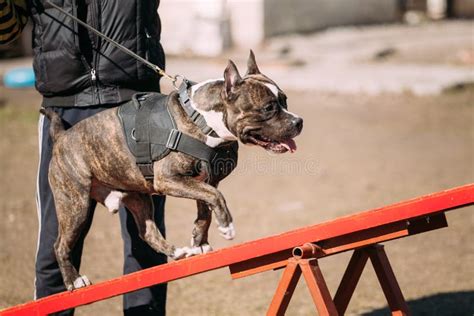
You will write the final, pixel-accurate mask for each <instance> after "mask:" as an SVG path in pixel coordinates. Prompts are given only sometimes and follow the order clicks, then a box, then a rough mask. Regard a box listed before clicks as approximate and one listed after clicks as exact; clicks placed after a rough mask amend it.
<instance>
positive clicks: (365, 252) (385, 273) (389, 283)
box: [267, 243, 409, 316]
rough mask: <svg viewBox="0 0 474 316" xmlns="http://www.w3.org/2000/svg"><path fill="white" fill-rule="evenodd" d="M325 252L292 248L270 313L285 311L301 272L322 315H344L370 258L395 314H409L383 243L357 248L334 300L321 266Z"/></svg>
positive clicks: (306, 245) (316, 248) (305, 246)
mask: <svg viewBox="0 0 474 316" xmlns="http://www.w3.org/2000/svg"><path fill="white" fill-rule="evenodd" d="M322 251H323V250H322V249H321V248H319V247H318V246H316V245H314V244H310V243H308V244H305V245H303V246H302V247H297V248H295V249H294V250H293V258H290V259H288V264H287V266H286V268H285V270H284V272H283V275H282V277H281V280H280V283H279V285H278V288H277V290H276V292H275V295H274V296H273V300H272V302H271V304H270V307H269V309H268V312H267V315H268V316H273V315H284V314H285V312H286V309H287V307H288V304H289V303H290V300H291V297H292V295H293V292H294V290H295V288H296V285H297V284H298V281H299V279H300V276H301V274H303V277H304V279H305V281H306V284H307V286H308V289H309V292H310V294H311V297H312V298H313V301H314V304H315V305H316V308H317V310H318V313H319V315H321V316H322V315H330V316H333V315H344V313H345V311H346V309H347V306H348V305H349V301H350V299H351V297H352V294H353V293H354V290H355V288H356V285H357V283H358V282H359V279H360V276H361V274H362V271H363V270H364V267H365V265H366V263H367V260H368V259H369V258H370V261H371V262H372V265H373V266H374V270H375V273H376V274H377V278H378V280H379V282H380V285H381V286H382V290H383V292H384V294H385V297H386V298H387V302H388V305H389V307H390V309H391V311H392V315H409V311H408V306H407V304H406V302H405V299H404V298H403V294H402V291H401V290H400V287H399V285H398V282H397V279H396V278H395V275H394V273H393V271H392V267H391V266H390V262H389V261H388V258H387V255H386V253H385V250H384V247H383V246H382V245H379V244H375V245H371V246H367V247H364V248H361V249H356V250H355V251H354V253H353V255H352V258H351V260H350V261H349V265H348V266H347V269H346V272H345V273H344V276H343V278H342V280H341V283H340V284H339V288H338V289H337V292H336V295H335V296H334V300H333V299H332V298H331V294H330V293H329V289H328V287H327V285H326V282H325V281H324V277H323V274H322V273H321V270H320V268H319V265H318V254H321V252H322Z"/></svg>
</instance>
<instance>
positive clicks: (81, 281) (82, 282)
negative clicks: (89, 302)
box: [74, 275, 92, 289]
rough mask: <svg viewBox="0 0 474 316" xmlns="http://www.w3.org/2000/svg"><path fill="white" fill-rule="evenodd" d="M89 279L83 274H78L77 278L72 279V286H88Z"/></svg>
mask: <svg viewBox="0 0 474 316" xmlns="http://www.w3.org/2000/svg"><path fill="white" fill-rule="evenodd" d="M91 284H92V283H91V281H89V279H88V278H87V277H86V276H85V275H82V276H79V277H78V278H77V279H75V280H74V288H75V289H79V288H81V287H85V286H89V285H91Z"/></svg>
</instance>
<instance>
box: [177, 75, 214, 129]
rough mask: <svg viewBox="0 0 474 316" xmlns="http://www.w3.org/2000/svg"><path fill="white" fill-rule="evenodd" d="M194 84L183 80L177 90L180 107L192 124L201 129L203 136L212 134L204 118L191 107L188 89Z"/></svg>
mask: <svg viewBox="0 0 474 316" xmlns="http://www.w3.org/2000/svg"><path fill="white" fill-rule="evenodd" d="M194 84H195V83H194V82H192V81H189V80H188V79H186V78H185V79H183V82H182V83H181V85H180V86H179V89H178V93H179V102H180V103H181V106H182V107H183V109H184V111H185V112H186V114H187V115H188V116H189V117H190V118H191V120H192V121H193V123H194V124H196V126H197V127H199V129H201V131H202V132H203V133H204V134H206V135H209V134H210V133H212V132H213V130H212V128H211V127H209V126H208V125H207V123H206V119H205V118H204V116H202V115H201V114H200V113H199V112H198V111H196V110H195V109H194V108H193V107H192V106H191V99H190V98H189V95H188V89H189V87H191V86H192V85H194Z"/></svg>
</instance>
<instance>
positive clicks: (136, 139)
mask: <svg viewBox="0 0 474 316" xmlns="http://www.w3.org/2000/svg"><path fill="white" fill-rule="evenodd" d="M191 85H192V83H191V82H189V81H187V80H185V81H183V83H182V85H181V87H180V88H179V100H180V103H181V106H182V107H183V109H184V110H185V112H186V114H187V115H188V116H189V117H190V118H191V120H192V121H193V122H194V124H196V125H197V126H198V127H199V128H200V129H201V131H203V133H204V134H206V135H212V134H213V133H214V134H215V132H214V131H213V130H212V129H211V128H210V127H209V126H208V125H207V124H206V121H205V119H204V117H203V116H202V115H201V114H199V113H198V112H197V111H196V110H195V109H194V108H193V107H192V106H191V102H190V99H189V96H188V93H187V89H188V88H189V87H190V86H191ZM169 97H170V96H168V95H163V94H159V93H154V92H153V93H137V94H135V95H134V96H133V97H132V100H131V101H129V102H127V103H125V104H123V105H121V106H120V107H119V108H118V116H119V118H120V121H121V123H122V126H123V130H124V133H125V138H126V140H127V145H128V148H129V149H130V151H131V152H132V154H133V155H134V156H135V159H136V163H137V166H138V167H139V169H140V171H141V172H142V174H143V175H144V177H145V178H146V179H148V180H150V179H153V162H155V161H158V160H160V159H163V158H164V157H166V156H167V155H168V154H169V153H170V152H171V151H177V152H182V153H184V154H187V155H190V156H192V157H194V158H197V159H199V161H200V164H198V165H197V166H196V168H195V170H192V172H193V173H194V174H199V173H200V172H201V170H202V169H203V168H204V169H205V170H204V171H206V173H207V175H208V176H207V180H206V181H207V182H212V181H219V180H221V179H223V178H225V177H226V176H227V175H228V174H230V172H231V171H232V170H233V169H234V168H235V167H236V166H237V150H238V143H237V142H236V141H232V142H227V143H224V144H222V145H220V146H218V147H215V148H213V147H210V146H208V145H206V144H205V143H203V142H201V141H199V140H197V139H196V138H194V137H192V136H190V135H187V134H185V133H183V132H181V131H179V130H178V129H177V127H176V122H175V120H174V118H173V117H172V115H171V114H170V111H169V109H168V99H169Z"/></svg>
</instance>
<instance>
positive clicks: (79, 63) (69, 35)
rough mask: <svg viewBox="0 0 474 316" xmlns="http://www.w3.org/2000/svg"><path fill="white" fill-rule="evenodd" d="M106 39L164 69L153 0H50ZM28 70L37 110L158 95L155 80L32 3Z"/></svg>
mask: <svg viewBox="0 0 474 316" xmlns="http://www.w3.org/2000/svg"><path fill="white" fill-rule="evenodd" d="M53 1H54V3H55V4H57V5H62V7H63V8H64V9H65V10H66V11H68V12H69V13H72V14H74V15H75V16H77V17H79V18H80V19H81V20H83V21H86V22H87V24H89V25H91V26H93V27H95V28H97V29H98V30H99V31H101V32H103V33H104V34H105V35H107V36H108V37H110V38H112V39H114V40H116V41H118V42H119V43H120V44H122V45H124V46H125V47H127V48H129V49H130V50H132V51H133V52H135V53H137V54H138V55H140V56H142V57H145V58H147V59H148V60H150V61H151V62H153V63H155V64H157V65H158V66H160V67H164V53H163V49H162V47H161V45H160V32H161V25H160V20H159V17H158V13H157V9H158V4H159V0H53ZM30 10H31V12H30V13H31V16H32V18H33V22H34V23H33V24H34V31H33V51H34V60H33V68H34V70H35V75H36V88H37V90H38V91H39V92H40V93H41V94H42V95H43V106H90V105H99V104H114V103H120V102H123V101H127V100H130V98H131V96H132V95H133V94H134V93H136V92H138V91H159V76H158V75H157V74H156V73H154V72H153V71H152V70H150V69H149V68H147V67H146V66H145V65H143V64H141V63H140V62H138V61H136V60H135V59H133V58H132V57H130V56H128V55H126V54H125V53H123V52H122V51H120V50H119V49H117V48H115V47H114V46H112V45H111V44H109V43H108V42H106V41H104V40H103V39H100V38H99V37H98V36H97V35H95V34H93V33H92V32H89V31H88V30H87V29H85V28H84V27H81V26H79V25H78V24H77V23H76V22H74V21H73V20H71V19H70V18H68V17H67V16H65V15H64V14H63V13H61V12H59V11H58V10H56V9H55V8H53V7H51V6H49V5H47V4H45V3H44V2H43V1H42V0H35V1H32V3H31V6H30Z"/></svg>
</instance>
